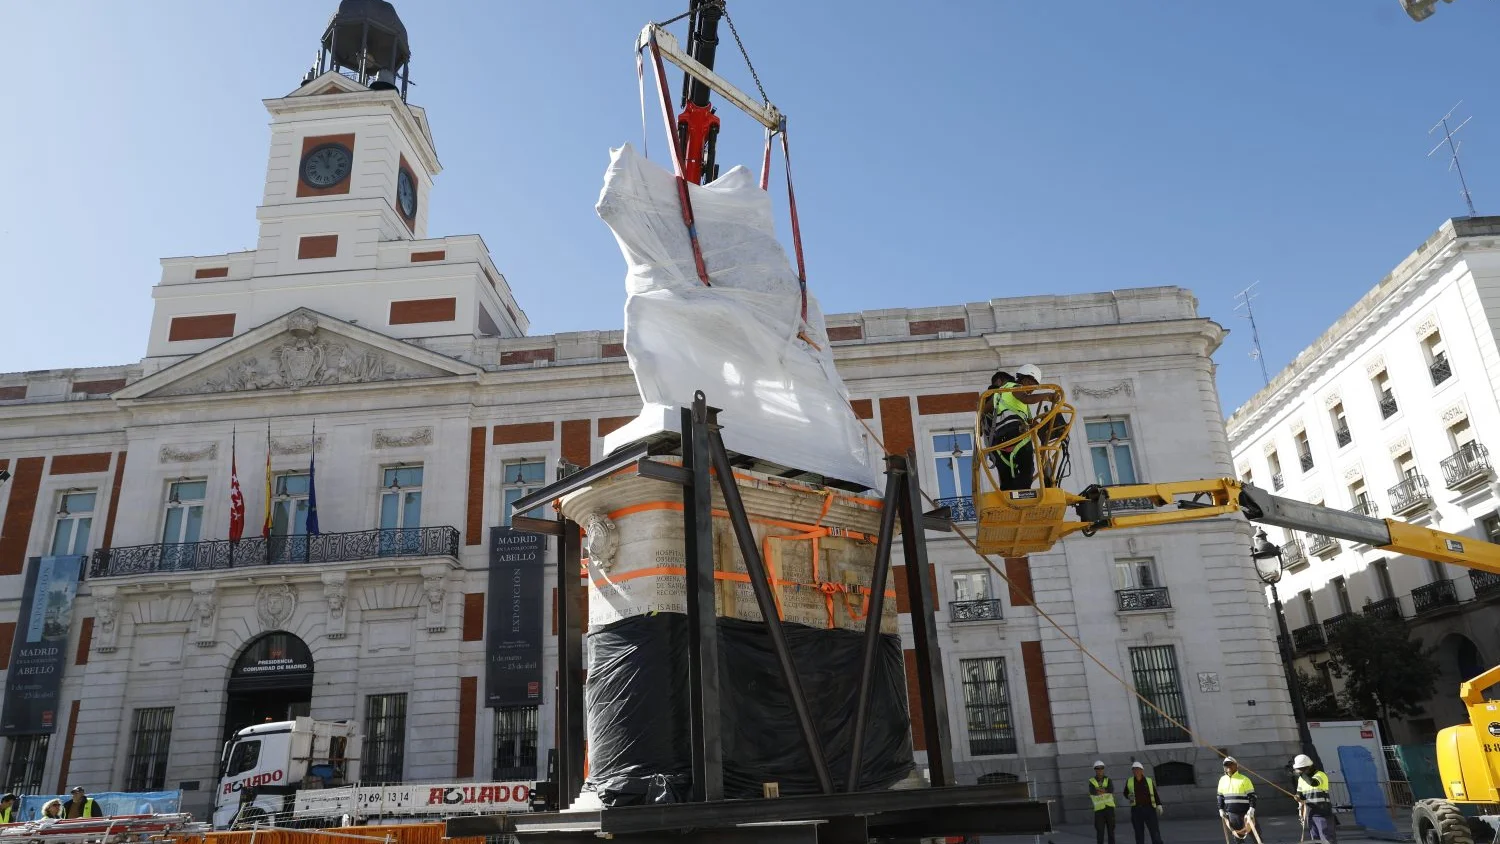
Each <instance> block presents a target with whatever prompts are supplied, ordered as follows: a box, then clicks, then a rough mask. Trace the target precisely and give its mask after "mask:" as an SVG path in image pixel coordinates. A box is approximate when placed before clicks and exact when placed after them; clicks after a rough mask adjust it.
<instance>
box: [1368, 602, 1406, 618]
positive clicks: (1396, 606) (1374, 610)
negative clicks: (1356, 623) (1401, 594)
mask: <svg viewBox="0 0 1500 844" xmlns="http://www.w3.org/2000/svg"><path fill="white" fill-rule="evenodd" d="M1360 612H1362V613H1364V614H1365V615H1368V616H1370V617H1371V618H1384V619H1387V620H1389V621H1400V620H1401V619H1403V618H1405V617H1406V613H1404V612H1402V611H1401V599H1400V598H1382V599H1380V600H1379V601H1371V602H1370V603H1368V604H1365V606H1364V609H1362V610H1360Z"/></svg>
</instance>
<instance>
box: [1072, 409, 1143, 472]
mask: <svg viewBox="0 0 1500 844" xmlns="http://www.w3.org/2000/svg"><path fill="white" fill-rule="evenodd" d="M1084 430H1085V431H1087V433H1088V438H1089V459H1090V460H1092V461H1093V464H1094V480H1096V481H1098V482H1099V484H1100V485H1102V486H1111V485H1114V484H1134V483H1139V482H1140V481H1138V480H1137V479H1136V473H1135V455H1134V450H1133V449H1132V447H1131V439H1130V421H1129V420H1127V419H1112V418H1110V417H1105V418H1104V419H1096V420H1094V421H1092V422H1085V423H1084Z"/></svg>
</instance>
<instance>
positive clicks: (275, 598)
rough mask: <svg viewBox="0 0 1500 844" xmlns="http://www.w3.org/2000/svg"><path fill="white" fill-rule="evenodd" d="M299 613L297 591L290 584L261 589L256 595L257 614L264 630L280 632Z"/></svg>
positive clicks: (279, 584) (277, 584)
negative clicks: (293, 614)
mask: <svg viewBox="0 0 1500 844" xmlns="http://www.w3.org/2000/svg"><path fill="white" fill-rule="evenodd" d="M296 611H297V589H296V587H294V586H292V584H290V583H273V584H271V585H269V586H262V587H260V591H259V592H257V593H256V595H255V614H256V616H257V617H259V618H260V626H261V629H263V630H279V629H281V627H282V626H283V625H285V624H286V623H287V622H288V621H290V620H291V618H292V613H294V612H296Z"/></svg>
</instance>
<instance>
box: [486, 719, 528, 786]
mask: <svg viewBox="0 0 1500 844" xmlns="http://www.w3.org/2000/svg"><path fill="white" fill-rule="evenodd" d="M536 712H537V710H536V707H535V706H502V707H500V708H498V709H496V710H495V764H494V770H493V771H492V773H491V777H492V778H493V779H494V780H495V781H496V782H507V781H513V780H534V779H536V769H537V762H536Z"/></svg>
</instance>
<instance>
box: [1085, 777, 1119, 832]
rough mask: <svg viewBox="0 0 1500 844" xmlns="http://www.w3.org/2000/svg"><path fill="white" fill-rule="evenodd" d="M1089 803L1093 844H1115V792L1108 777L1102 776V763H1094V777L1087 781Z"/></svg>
mask: <svg viewBox="0 0 1500 844" xmlns="http://www.w3.org/2000/svg"><path fill="white" fill-rule="evenodd" d="M1089 802H1090V803H1092V804H1093V806H1094V838H1095V839H1096V840H1095V844H1104V839H1105V836H1106V835H1107V836H1108V837H1109V844H1115V790H1114V785H1113V784H1112V783H1110V781H1109V777H1107V776H1105V775H1104V762H1103V760H1100V761H1098V762H1095V763H1094V776H1093V777H1092V778H1091V779H1090V780H1089Z"/></svg>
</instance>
